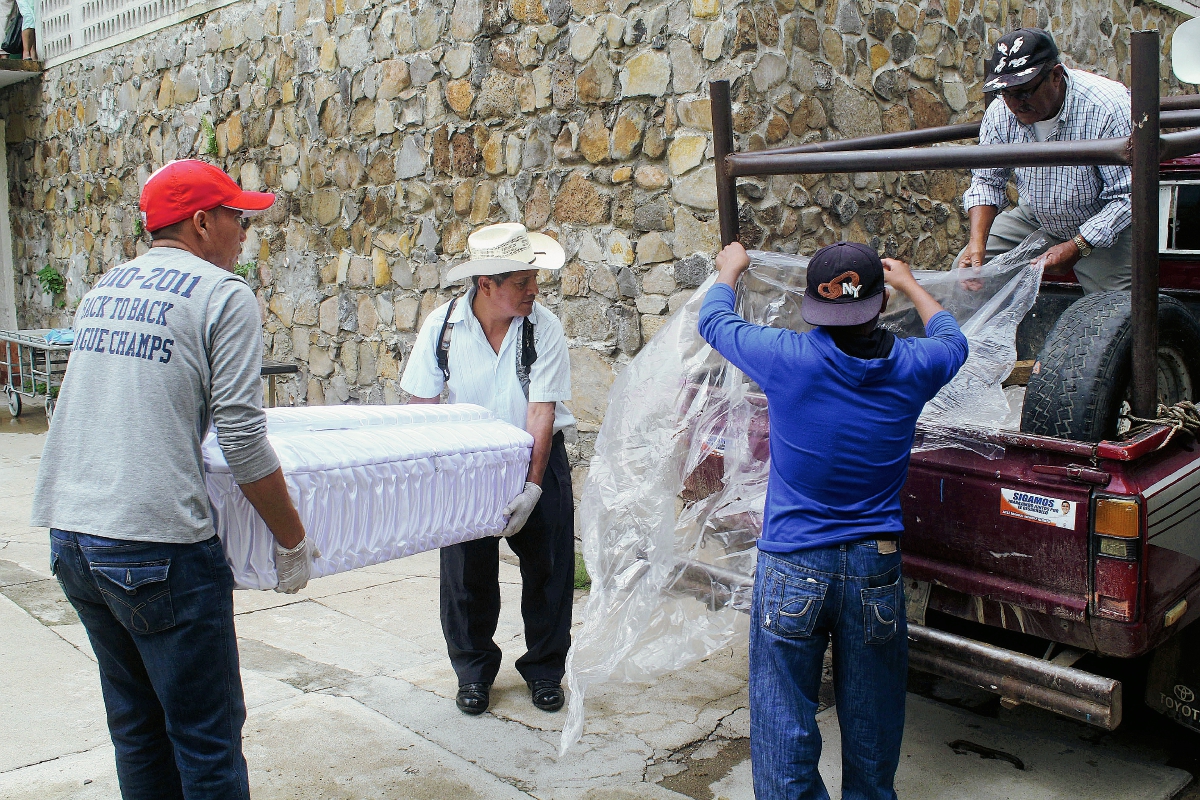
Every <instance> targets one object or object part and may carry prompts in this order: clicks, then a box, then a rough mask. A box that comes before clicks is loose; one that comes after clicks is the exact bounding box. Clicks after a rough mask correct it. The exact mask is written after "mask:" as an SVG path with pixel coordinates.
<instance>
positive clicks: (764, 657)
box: [700, 242, 967, 800]
mask: <svg viewBox="0 0 1200 800" xmlns="http://www.w3.org/2000/svg"><path fill="white" fill-rule="evenodd" d="M749 265H750V259H749V257H748V256H747V254H746V251H745V250H744V249H743V248H742V246H741V245H740V244H736V243H734V244H731V245H729V246H728V247H726V248H725V249H724V250H723V251H721V253H720V255H718V256H717V267H718V269H719V274H718V278H717V283H716V284H715V285H714V286H713V287H712V288H711V289H710V290H709V292H708V295H707V297H706V298H705V300H704V306H703V308H702V309H701V312H700V333H701V335H702V336H703V337H704V338H705V340H707V341H708V342H709V344H711V345H712V346H713V347H714V348H715V349H716V350H717V351H718V352H720V353H721V354H722V355H723V356H725V357H726V358H727V359H729V361H730V362H731V363H732V364H733V365H734V366H736V367H737V368H739V369H740V370H742V371H743V372H745V373H746V375H748V376H749V377H750V378H751V379H753V380H754V381H755V382H756V383H757V384H758V385H759V386H760V387H762V390H763V392H764V393H765V394H766V396H767V403H768V408H769V411H770V416H771V474H770V478H769V481H768V484H767V500H766V510H765V514H764V522H763V535H762V538H761V539H760V540H759V544H758V548H759V551H760V552H759V558H758V570H757V574H756V576H755V582H754V608H753V611H752V614H751V638H750V719H751V741H750V748H751V761H752V765H753V771H754V790H755V795H756V796H757V797H758V798H760V800H773V799H774V798H788V800H795V799H796V798H803V799H805V800H807V799H808V798H813V799H814V800H825V799H826V798H828V796H829V795H828V793H827V792H826V790H825V786H824V784H823V782H822V781H821V776H820V774H819V773H818V771H817V763H818V761H819V759H820V754H821V738H820V734H819V733H818V731H817V725H816V708H817V694H818V691H819V688H820V683H821V664H822V660H823V658H824V654H825V648H826V646H827V645H828V643H829V641H830V639H832V641H833V669H834V689H835V692H836V695H837V708H838V717H839V720H840V723H841V730H842V760H843V769H842V797H843V798H855V800H859V799H860V798H861V799H862V800H867V799H868V798H870V800H877V799H878V800H890V799H891V798H895V797H896V793H895V790H894V789H893V779H894V777H895V773H896V766H897V764H898V762H899V757H900V740H901V736H902V734H903V729H904V690H905V689H904V687H905V680H906V672H907V663H908V639H907V633H906V631H907V627H906V624H905V619H904V595H903V589H902V584H901V580H900V553H899V548H898V545H897V541H898V538H899V534H900V532H901V531H902V530H903V520H902V517H901V512H900V487H901V486H903V485H904V481H905V478H906V476H907V473H908V459H909V451H910V449H911V447H912V441H913V435H914V432H915V429H916V421H917V417H918V416H919V415H920V413H921V409H922V407H924V405H925V403H926V402H928V401H929V400H930V399H931V398H932V397H933V396H934V395H935V394H937V392H938V390H939V389H940V388H941V387H942V386H944V385H945V384H946V383H948V382H949V381H950V379H951V378H953V377H954V374H955V373H956V372H957V371H958V369H959V367H961V366H962V364H963V362H964V361H965V360H966V358H967V340H966V338H965V337H964V336H963V335H962V333H961V332H960V331H959V329H958V325H957V323H956V322H955V321H954V318H953V317H952V316H951V315H950V314H948V313H947V312H945V311H943V310H942V307H941V306H940V305H939V304H938V303H937V301H936V300H934V299H933V298H932V297H931V296H930V295H929V293H928V292H926V291H925V290H924V289H922V288H921V287H920V286H919V285H918V284H917V282H916V280H915V279H914V278H913V276H912V272H911V271H910V270H909V268H908V266H907V265H906V264H904V263H903V262H901V261H896V260H894V259H887V260H885V261H881V260H880V258H879V256H878V255H877V254H876V253H875V251H874V250H872V249H870V248H868V247H866V246H865V245H861V244H857V243H854V242H839V243H837V244H833V245H830V246H828V247H824V248H821V249H820V250H818V251H817V252H816V253H815V254H814V255H813V257H812V260H811V261H810V262H809V266H808V288H807V289H806V290H805V295H804V300H803V303H802V306H801V311H802V313H803V316H804V319H805V320H806V321H807V322H808V323H809V324H812V325H816V326H817V327H816V329H815V330H812V331H810V332H807V333H797V332H795V331H791V330H786V329H779V328H767V327H763V326H759V325H752V324H750V323H748V322H746V321H745V320H743V319H742V318H741V317H739V316H738V315H737V314H736V313H735V312H734V291H733V287H734V286H735V285H736V283H737V280H738V278H739V277H740V276H741V274H742V272H744V271H745V270H746V268H747V267H748V266H749ZM885 283H886V284H887V285H888V286H890V287H891V288H892V289H894V290H896V291H900V292H903V293H904V294H906V295H907V296H908V297H909V299H910V300H912V302H913V305H914V306H915V307H916V309H917V312H918V313H919V314H920V315H921V320H922V321H923V322H924V323H925V330H926V333H927V336H928V338H923V339H922V338H913V339H898V338H896V337H895V336H894V335H893V334H892V333H890V332H889V331H887V330H885V329H883V328H880V327H878V325H877V323H878V320H879V315H880V313H881V312H882V311H883V309H884V308H885V307H886V306H887V296H888V295H887V291H886V290H885V288H884V285H885Z"/></svg>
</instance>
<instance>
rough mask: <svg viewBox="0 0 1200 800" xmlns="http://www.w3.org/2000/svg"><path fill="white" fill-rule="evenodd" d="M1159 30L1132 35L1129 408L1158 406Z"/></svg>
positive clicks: (1139, 411) (1145, 410)
mask: <svg viewBox="0 0 1200 800" xmlns="http://www.w3.org/2000/svg"><path fill="white" fill-rule="evenodd" d="M1159 59H1160V53H1159V47H1158V31H1135V32H1134V33H1133V35H1132V62H1133V63H1132V80H1131V84H1132V85H1131V86H1130V100H1131V105H1132V111H1133V136H1132V137H1131V145H1132V153H1131V156H1130V164H1129V166H1130V169H1131V170H1132V173H1133V189H1132V194H1131V200H1132V205H1133V287H1132V289H1133V291H1132V293H1131V294H1132V297H1131V305H1132V307H1133V353H1132V358H1133V375H1132V377H1133V391H1132V398H1133V402H1132V405H1133V413H1134V414H1135V415H1136V416H1139V417H1153V416H1154V415H1155V413H1154V412H1155V409H1156V408H1157V406H1158V154H1159V153H1158V150H1159V130H1158V111H1159Z"/></svg>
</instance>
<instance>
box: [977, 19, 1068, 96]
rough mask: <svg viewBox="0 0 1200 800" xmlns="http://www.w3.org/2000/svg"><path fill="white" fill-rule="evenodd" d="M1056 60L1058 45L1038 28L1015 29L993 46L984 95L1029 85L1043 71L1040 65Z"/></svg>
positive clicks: (984, 85) (988, 63) (988, 62)
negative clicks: (1024, 84)
mask: <svg viewBox="0 0 1200 800" xmlns="http://www.w3.org/2000/svg"><path fill="white" fill-rule="evenodd" d="M1056 58H1058V45H1056V44H1054V38H1053V37H1051V36H1050V34H1048V33H1046V32H1045V31H1044V30H1042V29H1041V28H1018V29H1017V30H1015V31H1013V32H1012V33H1006V34H1005V35H1003V36H1001V37H1000V40H999V41H997V42H996V48H995V49H994V50H993V51H992V57H991V58H989V59H988V61H987V81H986V82H984V84H983V90H984V91H985V92H999V91H1002V90H1004V89H1011V88H1012V87H1014V86H1020V85H1021V84H1023V83H1028V82H1029V81H1031V80H1033V79H1034V78H1036V77H1037V75H1038V73H1039V72H1041V71H1042V65H1043V64H1045V63H1046V62H1048V61H1053V60H1054V59H1056Z"/></svg>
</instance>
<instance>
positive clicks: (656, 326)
mask: <svg viewBox="0 0 1200 800" xmlns="http://www.w3.org/2000/svg"><path fill="white" fill-rule="evenodd" d="M670 321H671V318H670V317H666V316H650V315H646V314H643V315H642V339H643V340H644V341H646V342H649V341H651V340H652V339H653V338H654V337H655V335H657V334H658V332H659V331H661V330H662V329H663V328H665V327H666V326H667V323H668V322H670Z"/></svg>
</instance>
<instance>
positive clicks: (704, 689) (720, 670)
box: [0, 420, 1200, 800]
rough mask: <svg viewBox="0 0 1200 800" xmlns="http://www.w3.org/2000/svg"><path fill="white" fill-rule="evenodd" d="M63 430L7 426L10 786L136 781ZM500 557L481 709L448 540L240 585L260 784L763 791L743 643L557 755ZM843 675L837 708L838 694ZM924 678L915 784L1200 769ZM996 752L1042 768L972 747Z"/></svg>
mask: <svg viewBox="0 0 1200 800" xmlns="http://www.w3.org/2000/svg"><path fill="white" fill-rule="evenodd" d="M21 423H22V426H24V425H25V424H26V423H25V420H22V421H21ZM44 427H45V426H44V422H43V423H42V429H43V430H44ZM44 438H45V437H44V435H39V434H38V433H36V432H35V433H33V434H29V433H9V432H3V431H0V631H3V633H4V635H3V636H0V676H3V678H2V679H0V730H2V731H4V735H3V736H2V737H0V800H35V799H36V800H60V799H66V798H70V799H71V800H100V799H101V798H104V799H106V800H107V799H109V798H114V797H117V796H119V791H118V788H117V782H116V774H115V771H114V768H113V753H112V746H111V744H110V742H109V738H108V731H107V728H106V726H105V723H104V707H103V703H102V701H101V697H100V681H99V677H98V675H97V673H96V666H95V659H94V657H93V656H92V652H91V648H90V646H89V644H88V641H87V635H86V633H85V631H84V629H83V626H82V625H81V624H80V623H79V620H78V618H77V617H76V615H75V612H74V610H73V609H72V608H71V606H70V604H69V603H68V602H67V601H66V599H65V598H64V597H63V595H62V592H61V591H60V590H59V587H58V583H57V581H55V580H54V578H53V577H52V576H51V575H50V573H49V565H48V556H49V542H48V536H47V533H46V531H45V530H43V529H37V528H31V527H29V526H28V524H27V523H28V519H29V506H30V501H31V498H32V493H33V484H34V480H35V478H36V474H37V466H38V460H39V458H40V454H41V449H42V443H43V441H44ZM500 569H501V595H502V597H503V608H502V612H501V617H500V625H499V629H498V630H497V635H496V641H497V643H498V644H499V645H500V646H501V648H502V649H503V650H504V662H503V666H502V668H501V672H500V676H499V678H498V679H497V682H496V684H495V686H494V687H493V691H492V708H491V710H490V711H489V712H488V713H486V714H484V715H482V716H480V717H467V716H465V715H463V714H461V713H460V712H459V711H458V710H457V708H455V706H454V699H453V698H454V693H455V690H456V688H457V681H456V680H455V677H454V673H453V671H452V670H451V668H450V664H449V661H448V660H447V658H446V654H445V643H444V641H443V639H442V634H441V628H440V624H439V619H438V579H437V575H438V558H437V554H436V553H424V554H420V555H416V556H412V557H410V558H405V559H400V560H396V561H391V562H388V563H385V564H379V565H376V566H373V567H366V568H363V569H358V570H354V571H353V572H348V573H344V574H341V575H333V576H329V577H327V578H321V579H319V580H316V581H313V582H312V583H311V584H309V586H308V588H307V589H305V590H304V591H303V592H301V593H299V594H296V595H280V594H276V593H274V592H238V593H236V595H235V605H236V611H237V617H236V624H237V631H238V638H239V646H240V651H241V665H242V680H243V684H244V686H245V691H246V702H247V706H248V719H247V722H246V727H245V730H244V743H245V754H246V759H247V761H248V763H249V766H250V785H251V791H252V793H253V796H254V797H255V798H256V800H275V799H278V800H283V799H284V798H289V799H290V800H309V799H310V798H311V799H312V800H317V799H318V798H320V800H351V798H355V799H357V798H416V799H418V800H424V799H425V798H429V800H433V798H447V797H453V798H484V799H486V800H491V799H492V798H497V799H504V798H531V797H533V798H539V800H541V799H545V800H549V799H550V798H555V799H557V798H562V800H639V799H640V798H651V799H653V798H663V799H664V800H666V799H668V798H684V797H692V798H697V799H698V800H716V799H717V798H722V799H723V800H751V798H752V797H753V791H752V789H751V776H750V762H749V755H750V746H749V735H750V715H749V709H748V697H747V691H746V680H747V674H748V659H747V655H746V651H745V646H744V645H741V646H738V647H734V648H729V649H726V650H723V651H721V652H719V653H717V654H715V655H714V656H712V657H711V658H709V659H706V660H705V661H703V662H701V663H699V664H696V665H693V666H692V667H689V668H687V669H684V670H680V671H679V672H676V673H673V674H671V675H669V676H667V677H665V678H663V679H661V680H659V681H658V682H657V683H655V684H653V685H636V686H635V685H630V684H606V685H602V686H599V687H596V688H595V689H593V690H592V691H591V693H590V694H589V696H588V701H587V720H586V726H585V729H584V736H583V740H582V741H581V742H580V744H578V745H577V746H575V747H574V748H573V749H572V750H571V751H570V752H569V753H568V754H567V755H566V757H564V758H563V759H562V760H559V759H558V757H557V752H558V741H559V732H560V731H561V727H562V724H563V722H564V721H565V717H566V715H565V712H560V713H558V714H547V713H545V712H543V711H540V710H538V709H537V708H535V707H534V706H533V705H532V703H531V702H530V700H529V692H528V690H527V689H526V687H525V684H524V682H523V681H522V680H521V678H520V676H519V675H518V674H517V672H516V670H515V669H514V667H513V661H514V660H515V659H516V657H517V656H519V655H520V653H521V652H523V650H524V648H523V643H522V641H521V638H522V632H521V631H522V629H521V622H520V603H519V594H520V576H519V570H518V568H517V567H516V566H515V559H512V560H511V563H509V562H504V563H501V566H500ZM580 602H582V594H580V593H577V596H576V604H577V608H578V604H579V603H580ZM577 617H578V614H577ZM826 673H827V674H826V679H828V669H827V670H826ZM825 683H826V685H825V686H823V690H822V701H823V702H822V705H827V704H829V703H832V700H833V697H832V692H831V691H830V689H831V687H830V686H828V685H827V684H828V680H826V681H825ZM909 688H910V695H909V706H908V708H909V711H908V718H907V722H906V728H905V738H904V747H903V751H902V760H901V767H900V771H899V773H898V774H897V791H898V793H899V795H900V796H901V797H913V798H916V797H921V798H945V800H951V799H953V800H1002V798H1013V797H1020V798H1022V800H1051V798H1063V797H1088V798H1094V799H1095V800H1099V799H1100V798H1112V800H1151V798H1154V800H1160V799H1161V800H1166V798H1171V797H1173V796H1176V793H1177V792H1178V791H1179V790H1180V789H1181V788H1183V786H1184V785H1185V784H1187V783H1188V781H1189V780H1190V778H1191V775H1189V774H1188V772H1186V771H1184V770H1181V769H1179V768H1178V767H1183V768H1184V769H1187V770H1191V771H1192V772H1200V761H1197V760H1196V758H1195V757H1194V754H1195V753H1197V752H1200V746H1198V745H1200V739H1198V738H1197V737H1196V735H1194V734H1190V733H1187V732H1184V731H1182V730H1181V729H1177V728H1174V727H1173V726H1170V724H1169V723H1166V722H1165V721H1159V720H1153V719H1151V720H1149V721H1148V722H1147V723H1146V724H1144V725H1143V726H1141V727H1134V728H1133V729H1132V730H1129V731H1125V732H1122V731H1118V732H1117V733H1116V734H1105V733H1103V732H1098V731H1096V730H1095V729H1092V728H1088V727H1087V726H1085V725H1082V724H1080V723H1075V722H1073V721H1070V720H1064V719H1061V718H1057V717H1053V716H1052V715H1048V714H1046V713H1044V712H1039V711H1036V710H1035V709H1027V708H1023V707H1022V708H1018V709H1016V710H1012V711H1009V710H1004V709H1000V708H999V703H998V699H997V698H995V697H994V696H992V695H987V694H984V693H980V692H977V691H975V690H971V689H968V688H966V687H961V686H958V685H957V684H949V683H947V682H940V681H937V680H936V679H932V678H930V677H929V676H925V677H924V678H922V677H920V676H919V673H914V674H913V675H910V684H909ZM914 691H915V692H917V693H918V694H913V693H912V692H914ZM921 695H924V696H923V697H922V696H921ZM927 698H932V700H931V699H927ZM935 701H936V702H935ZM953 706H957V708H955V707H953ZM818 720H819V722H820V726H821V730H822V734H823V738H824V740H825V748H824V752H823V754H822V759H821V772H822V775H823V776H824V777H825V779H826V782H827V784H828V785H829V787H830V790H831V792H832V795H833V796H834V797H837V796H838V795H839V792H838V787H839V786H840V777H841V775H840V771H841V764H840V759H841V753H840V747H839V744H840V740H839V731H838V727H837V716H836V710H835V709H833V708H828V709H826V710H825V711H824V712H823V713H821V714H820V715H819V717H818ZM964 741H965V742H967V743H968V744H970V745H971V747H968V748H962V747H960V748H959V749H958V750H954V749H952V748H950V747H948V746H947V743H948V742H958V743H960V744H961V743H962V742H964ZM992 751H994V752H998V753H1003V754H1006V755H1011V756H1013V758H1015V759H1016V763H1020V764H1023V765H1024V767H1023V768H1022V769H1021V770H1017V769H1016V768H1014V766H1013V763H1014V762H1011V761H1009V760H1006V759H1003V758H1001V759H985V758H981V757H979V756H978V755H973V754H972V753H979V752H992ZM1184 791H1185V795H1184V796H1186V797H1189V798H1191V797H1200V793H1197V791H1196V790H1195V787H1189V788H1188V789H1186V790H1184ZM1177 800H1182V797H1177Z"/></svg>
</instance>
